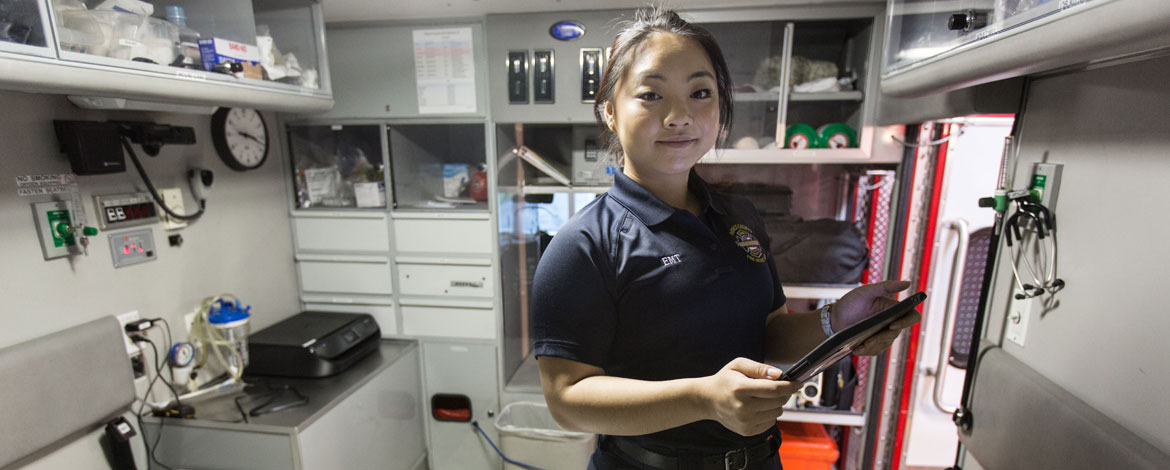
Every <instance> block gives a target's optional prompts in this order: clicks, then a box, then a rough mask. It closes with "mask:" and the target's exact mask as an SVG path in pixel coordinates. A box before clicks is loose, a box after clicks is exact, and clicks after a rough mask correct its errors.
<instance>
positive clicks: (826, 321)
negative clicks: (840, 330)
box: [821, 304, 833, 336]
mask: <svg viewBox="0 0 1170 470" xmlns="http://www.w3.org/2000/svg"><path fill="white" fill-rule="evenodd" d="M832 306H833V304H829V305H826V306H824V307H821V329H823V330H825V336H833V323H832V321H831V320H830V315H829V308H830V307H832Z"/></svg>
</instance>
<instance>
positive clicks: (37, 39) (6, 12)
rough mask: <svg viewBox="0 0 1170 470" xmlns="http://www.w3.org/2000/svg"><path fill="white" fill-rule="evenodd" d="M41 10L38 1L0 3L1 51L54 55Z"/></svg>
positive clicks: (44, 14)
mask: <svg viewBox="0 0 1170 470" xmlns="http://www.w3.org/2000/svg"><path fill="white" fill-rule="evenodd" d="M44 8H45V7H44V3H43V2H39V1H37V0H0V51H4V52H17V53H22V54H34V55H40V56H52V55H54V54H55V51H54V50H53V49H52V48H51V47H50V45H49V40H48V34H47V32H48V24H47V22H46V18H48V15H47V14H46V12H45V11H44Z"/></svg>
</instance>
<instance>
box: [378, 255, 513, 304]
mask: <svg viewBox="0 0 1170 470" xmlns="http://www.w3.org/2000/svg"><path fill="white" fill-rule="evenodd" d="M483 261H484V263H490V261H488V260H486V259H485V260H483ZM398 286H399V287H398V289H399V291H400V292H401V293H402V294H403V295H435V296H463V297H489V298H490V297H492V296H493V295H495V292H496V289H495V283H494V282H492V267H491V266H490V265H489V266H449V265H440V264H406V263H398Z"/></svg>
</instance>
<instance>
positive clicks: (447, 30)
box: [324, 23, 488, 119]
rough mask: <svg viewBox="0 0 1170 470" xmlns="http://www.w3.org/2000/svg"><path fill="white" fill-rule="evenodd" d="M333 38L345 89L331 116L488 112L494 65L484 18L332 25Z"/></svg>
mask: <svg viewBox="0 0 1170 470" xmlns="http://www.w3.org/2000/svg"><path fill="white" fill-rule="evenodd" d="M328 36H329V65H330V67H331V69H332V70H333V71H334V73H333V77H334V83H335V88H337V89H338V90H344V92H343V93H337V95H336V96H335V99H336V105H335V106H334V108H333V109H332V110H331V111H329V112H328V113H326V114H325V115H324V116H325V117H328V118H340V119H350V118H379V119H381V118H409V117H419V116H425V117H428V118H429V117H451V116H486V115H487V112H488V110H487V108H488V105H487V68H488V63H487V52H486V49H485V48H484V45H483V44H484V40H483V25H481V24H479V23H465V24H464V23H459V24H443V25H409V26H407V25H384V24H382V25H376V26H353V25H329V27H328ZM427 57H430V59H431V60H430V62H420V61H423V60H426V59H427ZM445 65H451V66H452V67H451V68H449V69H448V68H445V67H444V66H445ZM420 77H422V81H421V82H420ZM439 82H442V83H439ZM436 84H437V86H434V85H436ZM420 90H421V91H422V94H420ZM448 92H450V95H449V94H448ZM448 98H450V99H448Z"/></svg>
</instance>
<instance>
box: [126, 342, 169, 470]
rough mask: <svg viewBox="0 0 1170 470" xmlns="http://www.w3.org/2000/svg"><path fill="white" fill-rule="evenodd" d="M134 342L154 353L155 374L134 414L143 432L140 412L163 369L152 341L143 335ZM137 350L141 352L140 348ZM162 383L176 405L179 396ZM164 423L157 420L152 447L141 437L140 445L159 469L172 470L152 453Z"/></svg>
mask: <svg viewBox="0 0 1170 470" xmlns="http://www.w3.org/2000/svg"><path fill="white" fill-rule="evenodd" d="M136 342H142V343H148V344H150V349H151V350H153V351H154V361H155V366H156V367H155V372H154V379H152V380H151V381H150V385H147V386H146V393H145V396H144V397H143V398H142V403H141V404H140V405H138V412H137V413H135V416H136V418H137V419H138V429H143V430H145V429H146V427H145V426H143V424H142V412H143V411H145V409H146V402H147V400H149V399H150V392H151V391H152V390H154V384H155V383H157V382H158V381H159V379H162V368H163V364H164V363H163V362H162V360H161V358H160V357H159V355H158V347H157V346H156V345H155V344H154V341H151V340H150V338H147V337H146V336H145V335H142V336H139V337H138V338H137V339H136ZM139 349H140V350H141V347H140V348H139ZM163 383H164V384H166V385H167V388H169V389H170V390H171V393H172V394H174V396H175V403H176V404H178V403H179V394H178V393H177V392H175V389H174V388H173V387H171V385H170V383H168V382H167V381H166V379H163ZM165 422H166V420H165V419H160V420H159V422H158V433H157V434H155V436H154V444H153V445H151V444H149V443H147V442H146V439H145V436H143V437H144V439H143V441H142V444H143V445H145V446H146V454H147V455H148V456H149V457H150V461H151V462H153V463H155V464H156V465H158V466H159V467H162V468H164V469H166V470H174V469H173V468H171V467H169V466H167V465H165V464H163V463H162V462H159V461H158V458H157V457H155V455H154V451H155V450H156V449H158V443H159V441H161V440H162V430H163V425H164V423H165Z"/></svg>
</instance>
